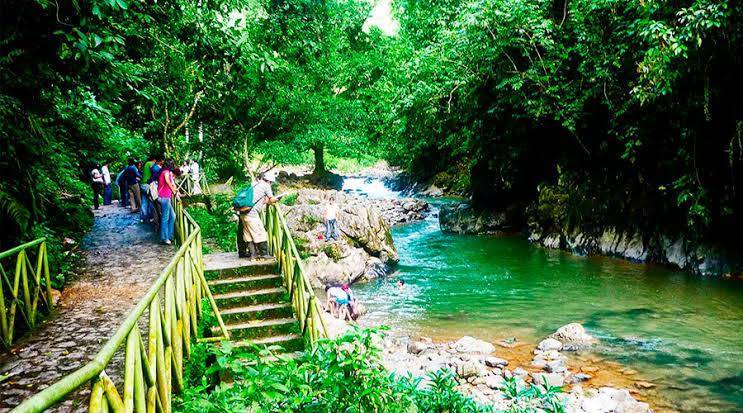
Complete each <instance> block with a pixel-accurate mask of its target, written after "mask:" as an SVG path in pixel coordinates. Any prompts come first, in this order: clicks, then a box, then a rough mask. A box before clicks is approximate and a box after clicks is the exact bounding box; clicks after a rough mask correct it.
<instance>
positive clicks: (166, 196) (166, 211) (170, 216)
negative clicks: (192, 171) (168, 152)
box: [157, 160, 180, 245]
mask: <svg viewBox="0 0 743 413" xmlns="http://www.w3.org/2000/svg"><path fill="white" fill-rule="evenodd" d="M173 169H175V165H174V163H173V161H171V160H169V161H167V162H166V163H165V165H163V168H162V171H160V177H159V182H158V183H157V195H158V200H159V202H160V211H161V213H162V216H161V217H160V239H161V240H162V242H164V243H165V244H168V245H170V244H171V243H172V239H173V233H174V232H175V211H174V210H173V203H172V198H173V194H175V196H176V197H177V198H180V194H178V187H176V186H175V178H174V176H173Z"/></svg>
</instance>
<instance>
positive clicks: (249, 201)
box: [232, 186, 255, 209]
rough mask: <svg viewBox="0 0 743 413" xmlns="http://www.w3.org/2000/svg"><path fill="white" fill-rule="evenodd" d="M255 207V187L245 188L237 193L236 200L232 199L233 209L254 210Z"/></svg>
mask: <svg viewBox="0 0 743 413" xmlns="http://www.w3.org/2000/svg"><path fill="white" fill-rule="evenodd" d="M253 205H255V202H253V187H252V186H250V187H248V188H243V189H241V190H240V191H238V192H237V195H235V197H234V198H232V207H233V208H235V209H240V208H252V207H253Z"/></svg>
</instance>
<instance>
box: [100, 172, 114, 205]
mask: <svg viewBox="0 0 743 413" xmlns="http://www.w3.org/2000/svg"><path fill="white" fill-rule="evenodd" d="M101 173H102V174H103V205H111V191H112V188H111V172H109V170H108V162H106V163H104V164H103V167H101Z"/></svg>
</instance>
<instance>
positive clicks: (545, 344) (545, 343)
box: [537, 337, 562, 351]
mask: <svg viewBox="0 0 743 413" xmlns="http://www.w3.org/2000/svg"><path fill="white" fill-rule="evenodd" d="M561 349H562V343H561V342H559V341H557V340H555V339H554V338H551V337H550V338H546V339H544V340H542V341H540V342H539V344H537V350H539V351H550V350H555V351H560V350H561Z"/></svg>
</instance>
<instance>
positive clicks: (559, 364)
mask: <svg viewBox="0 0 743 413" xmlns="http://www.w3.org/2000/svg"><path fill="white" fill-rule="evenodd" d="M544 370H546V371H547V372H548V373H565V372H566V371H568V366H567V364H566V363H565V359H563V358H561V359H557V360H551V361H548V362H547V365H546V366H544Z"/></svg>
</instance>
